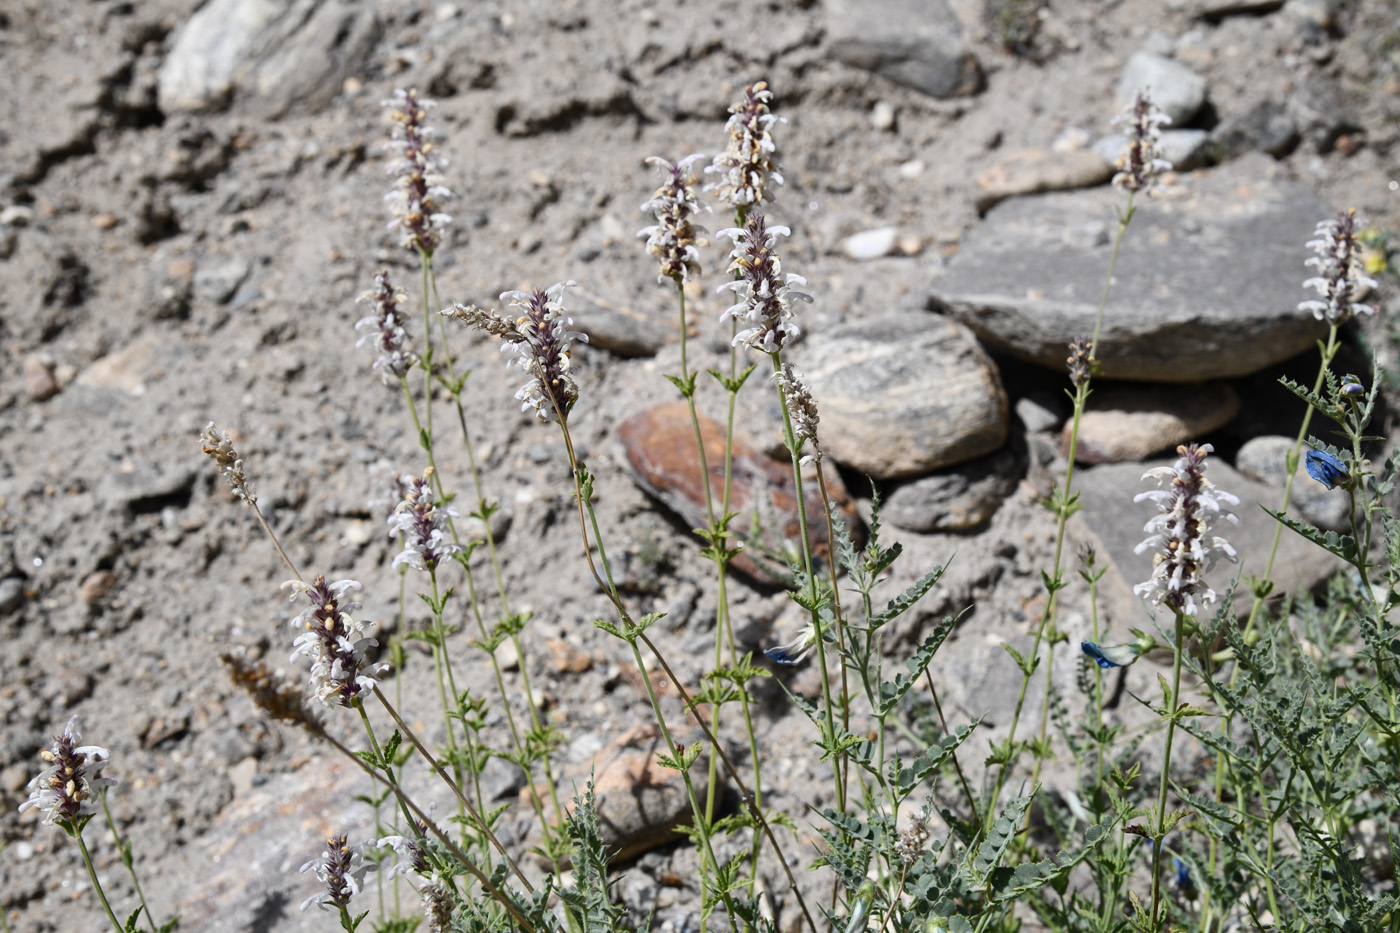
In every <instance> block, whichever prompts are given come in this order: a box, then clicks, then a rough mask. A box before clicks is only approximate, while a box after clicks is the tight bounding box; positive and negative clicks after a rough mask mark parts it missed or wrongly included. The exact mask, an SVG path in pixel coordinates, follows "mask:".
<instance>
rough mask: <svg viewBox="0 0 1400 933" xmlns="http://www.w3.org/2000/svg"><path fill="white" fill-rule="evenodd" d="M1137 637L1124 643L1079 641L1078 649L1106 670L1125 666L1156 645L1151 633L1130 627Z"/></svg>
mask: <svg viewBox="0 0 1400 933" xmlns="http://www.w3.org/2000/svg"><path fill="white" fill-rule="evenodd" d="M1132 633H1133V634H1134V635H1136V636H1137V637H1136V638H1135V639H1133V640H1132V641H1130V642H1128V643H1127V644H1126V645H1102V646H1100V645H1096V644H1095V643H1094V642H1092V641H1081V642H1080V643H1079V650H1081V651H1083V652H1084V653H1085V654H1087V655H1088V656H1089V657H1091V658H1093V659H1094V663H1096V664H1098V666H1099V667H1102V668H1103V669H1105V670H1107V669H1109V668H1111V667H1126V666H1127V665H1129V664H1132V663H1133V662H1134V661H1136V660H1137V659H1138V658H1139V657H1141V656H1142V655H1143V654H1144V653H1146V652H1148V651H1151V650H1152V649H1153V648H1155V647H1157V643H1156V642H1155V641H1154V640H1153V639H1152V636H1151V635H1148V634H1147V633H1145V632H1140V631H1138V630H1137V629H1132Z"/></svg>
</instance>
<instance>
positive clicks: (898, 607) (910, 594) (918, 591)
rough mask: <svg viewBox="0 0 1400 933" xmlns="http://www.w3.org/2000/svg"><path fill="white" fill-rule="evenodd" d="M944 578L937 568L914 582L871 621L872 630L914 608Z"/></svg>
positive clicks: (940, 569) (941, 571)
mask: <svg viewBox="0 0 1400 933" xmlns="http://www.w3.org/2000/svg"><path fill="white" fill-rule="evenodd" d="M942 576H943V568H942V567H935V568H933V569H932V570H930V571H929V572H928V573H926V574H924V575H923V576H922V577H920V578H919V579H918V580H917V581H915V582H914V584H913V585H911V586H910V587H909V588H908V589H906V590H905V591H904V592H903V593H900V594H899V595H898V596H896V597H895V598H894V599H892V600H890V601H889V602H888V603H886V604H885V611H884V612H882V613H880V614H879V615H877V616H875V617H874V618H873V619H871V620H870V626H869V627H870V630H871V631H872V632H873V631H875V630H877V629H879V628H882V627H883V626H885V625H888V624H889V623H890V622H893V621H894V620H895V619H897V618H899V617H900V616H902V615H903V614H904V613H905V612H907V611H909V610H910V609H911V608H913V606H914V604H915V603H917V602H918V601H919V600H921V599H923V598H924V596H925V595H927V594H928V591H929V590H931V589H933V588H934V587H935V586H937V585H938V581H939V580H940V579H941V578H942Z"/></svg>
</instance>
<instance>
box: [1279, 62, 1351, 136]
mask: <svg viewBox="0 0 1400 933" xmlns="http://www.w3.org/2000/svg"><path fill="white" fill-rule="evenodd" d="M1285 105H1286V106H1287V108H1288V116H1289V117H1290V118H1291V119H1292V121H1293V125H1294V126H1295V127H1296V128H1297V130H1298V132H1299V134H1300V135H1301V136H1302V137H1303V138H1305V139H1307V140H1308V142H1310V143H1312V144H1313V145H1314V146H1316V147H1317V148H1318V150H1319V151H1322V152H1326V151H1328V150H1330V149H1331V148H1332V146H1333V145H1334V144H1335V143H1336V141H1337V137H1338V136H1340V135H1342V133H1344V132H1346V131H1347V130H1348V129H1350V128H1353V127H1356V126H1359V125H1360V122H1359V121H1358V120H1357V118H1356V105H1355V102H1354V99H1353V96H1352V95H1351V94H1348V93H1346V92H1344V91H1343V89H1342V87H1341V85H1340V84H1339V83H1338V82H1337V79H1336V78H1335V77H1333V76H1332V75H1330V74H1327V73H1325V72H1319V73H1317V74H1313V75H1309V76H1308V77H1306V78H1303V79H1302V80H1301V81H1299V82H1298V84H1297V86H1296V87H1295V88H1294V89H1293V93H1291V94H1289V95H1288V97H1287V100H1286V101H1285Z"/></svg>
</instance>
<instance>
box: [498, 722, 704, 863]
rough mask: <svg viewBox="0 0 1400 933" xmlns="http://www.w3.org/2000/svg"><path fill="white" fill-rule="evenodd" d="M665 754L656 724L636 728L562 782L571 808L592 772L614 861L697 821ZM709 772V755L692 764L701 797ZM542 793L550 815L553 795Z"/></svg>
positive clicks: (566, 803) (604, 834)
mask: <svg viewBox="0 0 1400 933" xmlns="http://www.w3.org/2000/svg"><path fill="white" fill-rule="evenodd" d="M678 741H679V739H678ZM690 741H693V739H692V740H690ZM665 754H667V748H666V742H665V739H663V738H662V737H661V730H660V729H658V728H657V727H656V726H655V725H652V724H644V725H640V726H634V727H633V728H631V729H629V730H628V731H627V732H625V733H623V734H622V735H621V736H619V737H618V738H617V739H615V740H613V741H612V742H611V743H609V745H608V746H607V747H606V748H604V749H603V750H602V751H600V752H598V754H597V755H595V756H593V758H592V759H591V760H590V761H588V762H586V763H585V764H584V765H583V766H582V767H581V768H579V769H577V770H575V771H574V772H573V774H572V775H570V776H567V777H565V778H564V779H563V780H562V781H561V782H560V789H559V798H560V803H561V804H562V805H564V806H569V805H570V804H569V801H571V800H572V798H573V795H574V793H576V792H577V793H578V794H580V795H581V794H582V793H583V790H584V787H585V786H586V785H587V783H588V779H589V775H590V774H591V775H592V777H593V798H594V804H593V805H594V810H595V812H596V813H597V814H598V833H599V836H600V837H601V839H602V841H603V844H604V845H605V846H607V847H608V853H609V855H610V857H611V858H612V860H613V861H614V862H622V861H626V860H627V859H630V858H633V857H635V856H637V855H640V854H642V853H643V852H646V851H647V850H648V849H654V848H656V847H657V846H662V845H666V844H667V843H669V842H675V841H677V839H679V838H680V837H678V836H677V835H676V828H677V827H679V826H685V825H689V824H690V823H691V822H692V820H693V817H694V811H693V810H692V809H691V806H690V795H689V794H687V793H686V789H685V781H684V780H683V779H682V777H681V773H680V772H679V771H677V770H675V769H674V768H667V767H665V766H663V765H662V764H661V763H660V761H659V759H660V757H661V756H662V755H665ZM708 775H709V770H708V767H707V766H706V763H705V756H704V755H701V756H700V758H699V759H698V760H697V761H696V762H695V764H694V765H692V766H691V768H690V780H691V783H692V785H693V786H694V787H695V793H696V795H697V796H698V797H699V799H700V800H702V801H703V800H704V796H705V793H706V789H707V788H708V786H709V784H708ZM574 788H576V789H577V790H576V791H575V790H574ZM540 791H541V799H542V800H544V801H545V807H546V811H545V812H547V813H549V812H551V811H552V809H553V808H552V806H551V804H550V803H549V796H548V794H546V793H544V789H543V788H541V789H540ZM527 794H528V791H523V790H522V791H521V793H520V801H521V805H522V806H528V801H529V798H528V797H527V796H526V795H527Z"/></svg>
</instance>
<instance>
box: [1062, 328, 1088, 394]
mask: <svg viewBox="0 0 1400 933" xmlns="http://www.w3.org/2000/svg"><path fill="white" fill-rule="evenodd" d="M1092 350H1093V348H1092V347H1090V346H1089V338H1088V337H1075V338H1074V339H1073V340H1071V341H1070V342H1069V359H1067V360H1065V364H1066V365H1067V366H1068V367H1069V381H1070V382H1071V383H1072V384H1073V385H1074V387H1075V388H1076V389H1077V388H1079V384H1080V383H1081V382H1084V381H1086V380H1088V378H1089V377H1090V376H1091V375H1092V374H1093V372H1094V358H1093V356H1091V355H1090V354H1091V351H1092Z"/></svg>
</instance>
